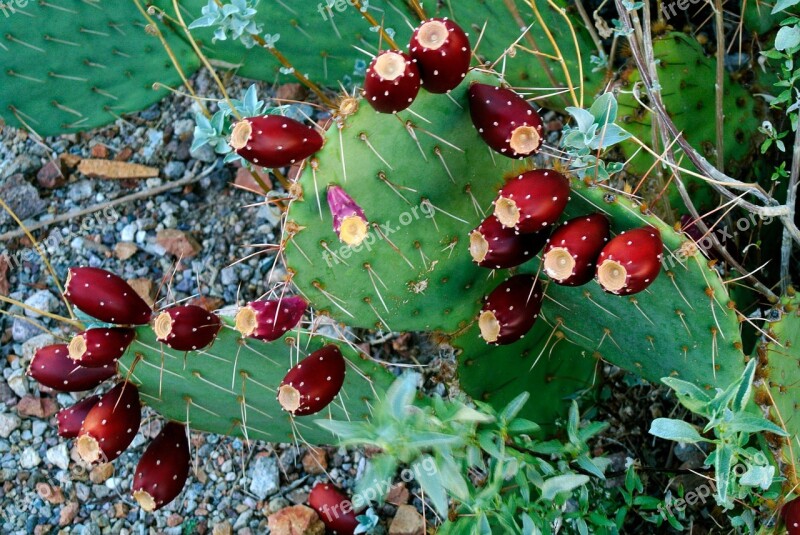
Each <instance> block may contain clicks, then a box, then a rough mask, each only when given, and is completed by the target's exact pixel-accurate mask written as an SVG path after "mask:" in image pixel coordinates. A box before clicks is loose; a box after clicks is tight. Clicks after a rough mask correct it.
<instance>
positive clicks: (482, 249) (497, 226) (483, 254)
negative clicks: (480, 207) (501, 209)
mask: <svg viewBox="0 0 800 535" xmlns="http://www.w3.org/2000/svg"><path fill="white" fill-rule="evenodd" d="M546 241H547V232H546V230H541V231H539V232H534V233H531V234H520V233H519V232H517V231H516V230H514V229H513V228H508V227H504V226H503V225H502V223H500V220H498V219H497V218H496V217H495V216H493V215H490V216H489V217H487V218H486V219H484V221H483V223H481V224H480V225H479V226H478V228H476V229H475V230H473V231H472V232H470V234H469V253H470V255H472V261H473V262H475V263H476V264H478V265H479V266H481V267H485V268H490V269H506V268H510V267H515V266H519V265H521V264H524V263H525V262H527V261H528V260H530V259H531V258H533V257H534V256H536V254H537V253H538V252H539V251H541V250H542V247H544V244H545V242H546Z"/></svg>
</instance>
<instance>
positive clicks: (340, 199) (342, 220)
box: [328, 184, 369, 247]
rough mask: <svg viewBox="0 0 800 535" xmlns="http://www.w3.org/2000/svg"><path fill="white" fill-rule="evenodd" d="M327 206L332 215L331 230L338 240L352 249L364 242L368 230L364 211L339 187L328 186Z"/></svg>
mask: <svg viewBox="0 0 800 535" xmlns="http://www.w3.org/2000/svg"><path fill="white" fill-rule="evenodd" d="M328 206H329V207H330V209H331V213H332V214H333V230H334V231H335V232H336V234H337V235H338V236H339V239H340V240H342V241H343V242H344V243H346V244H347V245H350V246H353V247H355V246H356V245H359V244H360V243H361V242H362V241H364V238H366V237H367V231H368V230H369V224H368V221H367V218H366V216H364V210H362V209H361V207H360V206H359V205H358V203H356V201H354V200H353V198H352V197H350V195H348V194H347V192H346V191H345V190H343V189H342V188H341V187H340V186H336V185H334V184H331V185H330V186H328Z"/></svg>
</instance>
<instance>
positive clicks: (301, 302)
mask: <svg viewBox="0 0 800 535" xmlns="http://www.w3.org/2000/svg"><path fill="white" fill-rule="evenodd" d="M306 306H308V303H306V300H305V299H303V298H302V297H297V296H291V297H282V298H280V299H272V300H269V301H252V302H250V303H248V304H247V306H244V307H242V308H241V309H240V310H239V312H238V313H237V314H236V319H235V322H236V323H235V327H236V330H237V331H239V332H240V333H242V336H249V337H251V338H257V339H259V340H264V341H265V342H271V341H273V340H277V339H278V338H280V337H281V336H283V335H284V334H286V331H289V330H291V329H294V328H295V327H296V326H297V324H298V323H300V320H301V319H303V314H305V312H306Z"/></svg>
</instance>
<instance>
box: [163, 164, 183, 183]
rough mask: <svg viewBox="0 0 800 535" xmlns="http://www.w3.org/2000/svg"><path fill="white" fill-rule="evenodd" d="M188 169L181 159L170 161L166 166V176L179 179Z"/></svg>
mask: <svg viewBox="0 0 800 535" xmlns="http://www.w3.org/2000/svg"><path fill="white" fill-rule="evenodd" d="M185 171H186V164H185V163H183V162H180V161H170V162H169V163H168V164H167V165H165V166H164V176H165V177H166V178H168V179H170V180H177V179H179V178H181V177H182V176H183V173H184V172H185Z"/></svg>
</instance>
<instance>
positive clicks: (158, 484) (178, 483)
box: [133, 422, 191, 513]
mask: <svg viewBox="0 0 800 535" xmlns="http://www.w3.org/2000/svg"><path fill="white" fill-rule="evenodd" d="M190 462H191V457H190V454H189V440H188V439H187V437H186V426H185V425H183V424H180V423H177V422H167V423H166V424H165V425H164V428H163V429H162V430H161V432H160V433H159V434H158V436H157V437H156V438H155V439H153V442H151V443H150V445H149V446H148V447H147V449H146V450H145V452H144V454H143V455H142V458H141V459H139V464H137V465H136V472H134V476H133V497H134V499H135V500H136V501H137V502H139V505H140V506H141V508H142V509H144V510H145V511H147V512H148V513H152V512H153V511H155V510H156V509H161V508H162V507H164V506H165V505H167V504H168V503H169V502H171V501H172V500H174V499H175V497H176V496H178V494H180V493H181V490H183V486H184V485H185V484H186V478H187V477H188V476H189V464H190Z"/></svg>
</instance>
